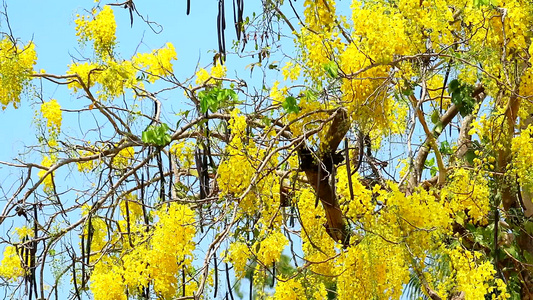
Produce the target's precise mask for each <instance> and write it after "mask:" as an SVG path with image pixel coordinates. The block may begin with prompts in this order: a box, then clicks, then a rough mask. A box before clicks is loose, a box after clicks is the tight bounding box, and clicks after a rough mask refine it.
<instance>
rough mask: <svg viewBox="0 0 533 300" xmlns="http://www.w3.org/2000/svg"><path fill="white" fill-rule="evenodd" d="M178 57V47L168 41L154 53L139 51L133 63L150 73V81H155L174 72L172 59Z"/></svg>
mask: <svg viewBox="0 0 533 300" xmlns="http://www.w3.org/2000/svg"><path fill="white" fill-rule="evenodd" d="M176 59H178V56H177V54H176V49H175V48H174V45H172V43H167V44H166V45H165V47H163V48H161V49H156V50H153V51H152V53H139V54H137V55H135V56H134V57H133V59H132V61H133V64H134V65H135V66H136V67H137V68H139V69H143V70H144V71H146V72H147V73H148V81H150V82H152V83H154V82H155V81H156V80H157V79H159V78H160V77H164V76H167V75H171V74H173V73H174V69H173V66H172V61H173V60H176Z"/></svg>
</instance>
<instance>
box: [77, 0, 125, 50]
mask: <svg viewBox="0 0 533 300" xmlns="http://www.w3.org/2000/svg"><path fill="white" fill-rule="evenodd" d="M88 19H89V18H88V17H86V16H81V17H80V16H79V15H78V18H77V19H76V20H75V21H74V22H75V23H76V35H77V36H78V37H79V40H80V42H81V43H84V42H86V41H92V42H93V47H94V51H95V53H96V55H97V56H98V57H99V58H107V57H109V56H110V54H111V53H112V52H113V48H114V46H115V43H116V42H115V40H116V36H115V32H116V29H117V24H116V22H115V15H114V14H113V10H112V9H111V7H110V6H109V5H105V6H104V8H103V9H102V10H101V11H100V12H99V13H98V14H96V11H95V10H93V18H92V20H88Z"/></svg>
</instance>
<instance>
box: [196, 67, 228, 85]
mask: <svg viewBox="0 0 533 300" xmlns="http://www.w3.org/2000/svg"><path fill="white" fill-rule="evenodd" d="M226 72H227V68H226V66H225V65H222V64H215V65H214V66H212V67H211V70H210V72H207V70H206V69H204V68H200V70H198V72H196V84H197V85H205V84H218V85H219V84H221V83H222V82H221V81H220V80H215V79H213V78H224V77H226Z"/></svg>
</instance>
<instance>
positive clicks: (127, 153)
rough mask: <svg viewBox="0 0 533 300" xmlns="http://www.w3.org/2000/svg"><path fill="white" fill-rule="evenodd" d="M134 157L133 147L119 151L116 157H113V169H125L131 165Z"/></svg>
mask: <svg viewBox="0 0 533 300" xmlns="http://www.w3.org/2000/svg"><path fill="white" fill-rule="evenodd" d="M134 155H135V150H134V149H133V147H127V148H124V149H122V150H120V151H119V152H118V153H117V155H115V156H114V157H113V161H112V164H113V167H115V168H117V169H124V168H127V167H128V166H129V165H130V164H131V161H132V160H133V156H134Z"/></svg>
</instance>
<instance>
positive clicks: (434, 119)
mask: <svg viewBox="0 0 533 300" xmlns="http://www.w3.org/2000/svg"><path fill="white" fill-rule="evenodd" d="M439 121H440V115H439V112H438V111H437V110H436V109H435V110H434V111H433V113H432V114H431V123H433V124H437V123H438V122H439Z"/></svg>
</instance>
